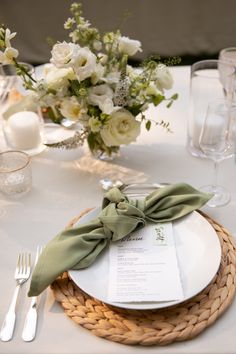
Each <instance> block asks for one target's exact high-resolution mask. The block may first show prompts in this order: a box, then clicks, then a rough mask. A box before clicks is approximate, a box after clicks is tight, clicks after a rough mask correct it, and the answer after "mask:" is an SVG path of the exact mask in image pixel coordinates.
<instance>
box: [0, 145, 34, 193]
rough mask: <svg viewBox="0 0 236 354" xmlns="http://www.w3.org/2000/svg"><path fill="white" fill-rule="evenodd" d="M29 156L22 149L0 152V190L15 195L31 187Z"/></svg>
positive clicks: (25, 191)
mask: <svg viewBox="0 0 236 354" xmlns="http://www.w3.org/2000/svg"><path fill="white" fill-rule="evenodd" d="M31 183H32V176H31V167H30V157H29V155H27V154H26V153H24V152H22V151H5V152H1V153H0V192H2V193H3V194H5V195H7V196H11V197H16V196H21V195H23V194H25V193H27V192H28V191H29V190H30V189H31Z"/></svg>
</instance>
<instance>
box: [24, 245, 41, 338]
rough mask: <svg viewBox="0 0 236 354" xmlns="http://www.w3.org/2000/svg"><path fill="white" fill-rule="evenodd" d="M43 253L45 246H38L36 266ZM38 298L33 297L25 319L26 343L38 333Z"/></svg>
mask: <svg viewBox="0 0 236 354" xmlns="http://www.w3.org/2000/svg"><path fill="white" fill-rule="evenodd" d="M42 251H43V246H37V251H36V257H35V263H34V266H36V264H37V262H38V259H39V256H40V254H41V253H42ZM37 317H38V315H37V296H33V297H32V298H31V302H30V306H29V310H28V312H27V315H26V318H25V323H24V328H23V332H22V339H23V340H24V341H25V342H31V341H32V340H33V339H34V337H35V333H36V327H37Z"/></svg>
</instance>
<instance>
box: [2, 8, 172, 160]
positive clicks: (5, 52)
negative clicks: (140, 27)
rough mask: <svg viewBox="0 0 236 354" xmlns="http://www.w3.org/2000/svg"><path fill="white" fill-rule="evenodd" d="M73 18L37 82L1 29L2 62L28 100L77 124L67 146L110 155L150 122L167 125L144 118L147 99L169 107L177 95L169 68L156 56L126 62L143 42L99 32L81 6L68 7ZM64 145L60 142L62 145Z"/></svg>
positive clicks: (54, 117) (56, 119)
mask: <svg viewBox="0 0 236 354" xmlns="http://www.w3.org/2000/svg"><path fill="white" fill-rule="evenodd" d="M70 10H71V13H72V17H70V18H68V20H67V21H66V22H65V24H64V28H65V29H66V30H68V31H69V41H68V42H66V41H64V42H57V43H55V44H54V45H53V47H52V51H51V59H50V62H51V63H50V64H47V65H46V66H45V69H44V72H43V77H42V78H40V79H39V80H36V79H35V78H34V77H33V76H32V74H31V73H29V72H28V71H27V69H26V68H25V67H24V66H23V65H22V64H21V63H20V62H18V60H17V57H18V50H16V49H15V48H13V47H12V46H11V42H10V41H11V39H12V38H13V37H14V36H15V35H16V33H11V32H10V30H9V29H8V28H6V27H4V26H2V27H1V29H0V63H2V64H13V65H15V67H16V69H17V73H18V75H20V76H22V78H23V80H24V85H25V87H26V89H27V90H28V92H29V95H27V100H29V98H32V101H33V100H35V99H37V101H39V102H40V105H41V107H42V110H43V112H44V113H45V114H46V115H47V116H48V117H50V118H51V119H52V120H53V121H54V122H57V123H60V122H61V121H62V120H63V119H69V120H71V121H73V122H77V123H79V124H78V126H79V128H78V131H77V132H76V135H75V137H74V139H72V141H71V144H69V145H71V146H72V145H73V144H74V142H75V141H76V145H78V144H79V145H82V144H83V143H84V141H85V140H87V142H88V145H89V148H90V150H91V151H92V152H94V153H95V154H97V155H100V154H104V153H105V154H107V155H111V154H112V153H113V152H117V151H118V150H119V147H120V145H122V144H130V143H132V142H133V141H135V140H136V138H137V136H138V135H139V134H140V126H141V123H142V122H144V124H145V126H146V129H147V130H149V129H150V128H151V125H152V123H155V124H156V125H161V126H164V127H165V128H166V129H169V124H168V123H166V122H164V121H160V122H159V121H151V120H150V119H148V118H147V117H146V116H145V111H146V110H147V108H148V106H149V104H150V103H152V104H154V105H155V106H157V105H159V104H160V103H161V102H162V101H164V100H166V101H167V107H170V106H171V104H172V102H173V100H175V99H177V94H175V95H172V96H171V97H170V98H166V96H165V90H168V89H170V88H171V87H172V85H173V79H172V76H171V74H170V71H169V69H168V66H167V65H165V64H163V63H161V62H160V61H159V60H153V59H149V60H145V61H144V62H143V63H142V66H141V68H133V67H132V66H131V65H129V62H128V60H129V57H132V56H133V55H135V54H136V53H137V52H138V51H142V49H141V43H140V42H139V41H138V40H133V39H130V38H128V37H125V36H122V35H121V33H120V31H119V30H117V31H116V32H107V33H105V34H103V35H102V34H100V33H99V31H98V30H97V29H96V28H94V27H91V25H90V23H89V21H87V20H86V19H84V17H83V15H82V10H81V5H80V4H77V3H74V4H72V5H71V9H70ZM61 146H63V144H61Z"/></svg>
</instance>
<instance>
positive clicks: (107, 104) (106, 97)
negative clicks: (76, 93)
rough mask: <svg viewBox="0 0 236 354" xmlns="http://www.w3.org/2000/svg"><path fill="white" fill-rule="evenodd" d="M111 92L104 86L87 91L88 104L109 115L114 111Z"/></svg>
mask: <svg viewBox="0 0 236 354" xmlns="http://www.w3.org/2000/svg"><path fill="white" fill-rule="evenodd" d="M112 98H113V91H112V89H111V88H110V87H109V86H108V85H106V84H103V85H99V86H94V87H91V88H89V89H88V102H89V104H91V105H93V106H98V107H99V108H100V109H101V111H102V112H103V113H106V114H111V113H112V112H113V110H114V104H113V101H112Z"/></svg>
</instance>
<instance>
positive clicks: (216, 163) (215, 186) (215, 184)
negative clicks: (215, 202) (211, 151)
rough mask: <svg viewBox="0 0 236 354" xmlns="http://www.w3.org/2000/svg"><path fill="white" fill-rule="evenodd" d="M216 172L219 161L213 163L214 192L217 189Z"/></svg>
mask: <svg viewBox="0 0 236 354" xmlns="http://www.w3.org/2000/svg"><path fill="white" fill-rule="evenodd" d="M218 172H219V161H217V160H215V161H214V184H213V190H214V191H215V190H216V189H217V185H218Z"/></svg>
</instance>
